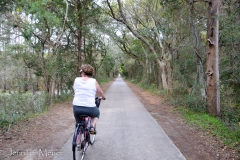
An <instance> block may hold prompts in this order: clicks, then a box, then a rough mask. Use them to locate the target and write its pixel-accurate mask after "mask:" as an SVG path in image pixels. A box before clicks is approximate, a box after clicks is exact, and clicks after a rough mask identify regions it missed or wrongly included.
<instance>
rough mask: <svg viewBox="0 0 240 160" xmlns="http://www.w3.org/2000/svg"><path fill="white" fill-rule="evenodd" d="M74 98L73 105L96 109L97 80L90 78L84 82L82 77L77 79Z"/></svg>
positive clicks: (74, 86)
mask: <svg viewBox="0 0 240 160" xmlns="http://www.w3.org/2000/svg"><path fill="white" fill-rule="evenodd" d="M73 89H74V98H73V105H76V106H85V107H95V106H96V104H95V96H96V92H97V88H96V79H94V78H89V79H88V80H86V81H84V80H83V79H82V78H81V77H77V78H76V79H75V81H74V84H73Z"/></svg>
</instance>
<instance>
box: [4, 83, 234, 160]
mask: <svg viewBox="0 0 240 160" xmlns="http://www.w3.org/2000/svg"><path fill="white" fill-rule="evenodd" d="M126 83H127V84H128V86H129V87H130V88H131V90H132V91H133V92H134V93H135V95H136V96H137V97H138V98H139V99H140V101H141V102H142V103H143V104H144V106H145V107H146V109H147V110H148V111H149V113H150V114H151V115H152V116H153V117H154V118H155V120H156V121H157V122H158V123H159V125H160V126H161V127H162V128H163V130H164V131H165V132H166V134H167V135H168V136H169V137H170V139H171V140H172V141H173V142H174V144H175V145H176V146H177V147H178V148H179V150H180V151H181V152H182V153H183V155H184V156H185V157H186V158H187V159H189V160H200V159H204V160H226V159H231V160H237V159H239V158H238V157H237V155H236V153H234V151H231V150H229V149H227V148H225V147H224V146H223V145H222V143H221V142H220V141H218V140H217V139H216V138H215V137H213V136H211V135H210V134H207V133H204V132H202V131H201V130H199V129H198V128H195V127H193V126H189V125H188V124H187V123H185V121H184V119H183V118H182V117H181V115H180V114H178V113H177V112H176V111H175V110H174V107H173V106H171V105H170V104H169V103H167V102H166V101H165V100H164V99H163V98H161V97H159V96H156V95H151V94H149V93H148V92H146V91H144V90H143V89H141V88H139V87H137V86H136V85H134V84H131V83H129V82H126ZM111 84H112V82H110V83H107V84H105V85H102V86H101V87H102V89H103V90H104V91H107V89H108V88H109V87H110V86H111ZM71 103H72V101H67V102H64V103H59V104H56V105H54V106H53V107H51V108H50V109H49V110H48V111H47V112H46V113H43V114H41V115H39V116H36V117H34V118H31V119H28V120H27V121H24V122H20V123H18V124H16V125H13V126H11V127H10V128H9V130H8V132H3V131H1V133H0V144H1V145H0V160H2V159H3V160H15V159H17V160H19V159H24V160H36V159H39V160H40V159H44V160H51V159H53V156H54V155H55V154H58V153H59V150H60V149H61V147H62V146H63V144H64V143H66V141H67V140H68V138H69V137H71V136H72V133H73V125H74V123H75V122H74V117H73V114H72V104H71Z"/></svg>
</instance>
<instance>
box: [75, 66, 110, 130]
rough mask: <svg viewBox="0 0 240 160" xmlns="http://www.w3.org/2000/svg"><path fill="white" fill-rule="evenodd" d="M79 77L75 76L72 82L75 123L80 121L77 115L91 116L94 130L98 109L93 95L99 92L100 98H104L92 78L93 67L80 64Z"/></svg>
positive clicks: (98, 114) (98, 113)
mask: <svg viewBox="0 0 240 160" xmlns="http://www.w3.org/2000/svg"><path fill="white" fill-rule="evenodd" d="M80 73H81V77H77V78H76V79H75V81H74V84H73V90H74V98H73V113H74V117H75V120H76V123H79V122H80V117H79V115H81V114H83V115H88V116H91V117H92V126H91V128H90V130H91V131H94V132H95V128H96V123H97V121H98V119H99V116H100V111H99V109H98V107H96V104H95V96H96V94H99V95H100V96H101V97H102V99H103V100H104V99H106V98H105V96H104V93H103V91H102V89H101V87H100V86H99V84H98V82H97V81H96V79H94V78H92V76H93V74H94V69H93V67H92V66H91V65H89V64H85V65H82V67H81V69H80Z"/></svg>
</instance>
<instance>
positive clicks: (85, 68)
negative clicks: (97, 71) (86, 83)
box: [80, 64, 94, 76]
mask: <svg viewBox="0 0 240 160" xmlns="http://www.w3.org/2000/svg"><path fill="white" fill-rule="evenodd" d="M80 72H84V73H85V74H86V75H87V76H93V75H94V68H93V67H92V66H91V65H90V64H84V65H82V67H81V69H80Z"/></svg>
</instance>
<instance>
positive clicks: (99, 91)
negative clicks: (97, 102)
mask: <svg viewBox="0 0 240 160" xmlns="http://www.w3.org/2000/svg"><path fill="white" fill-rule="evenodd" d="M96 88H97V93H98V94H100V96H101V97H102V99H103V100H105V99H106V97H105V96H104V93H103V90H102V89H101V87H100V85H99V84H98V82H97V81H96Z"/></svg>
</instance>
